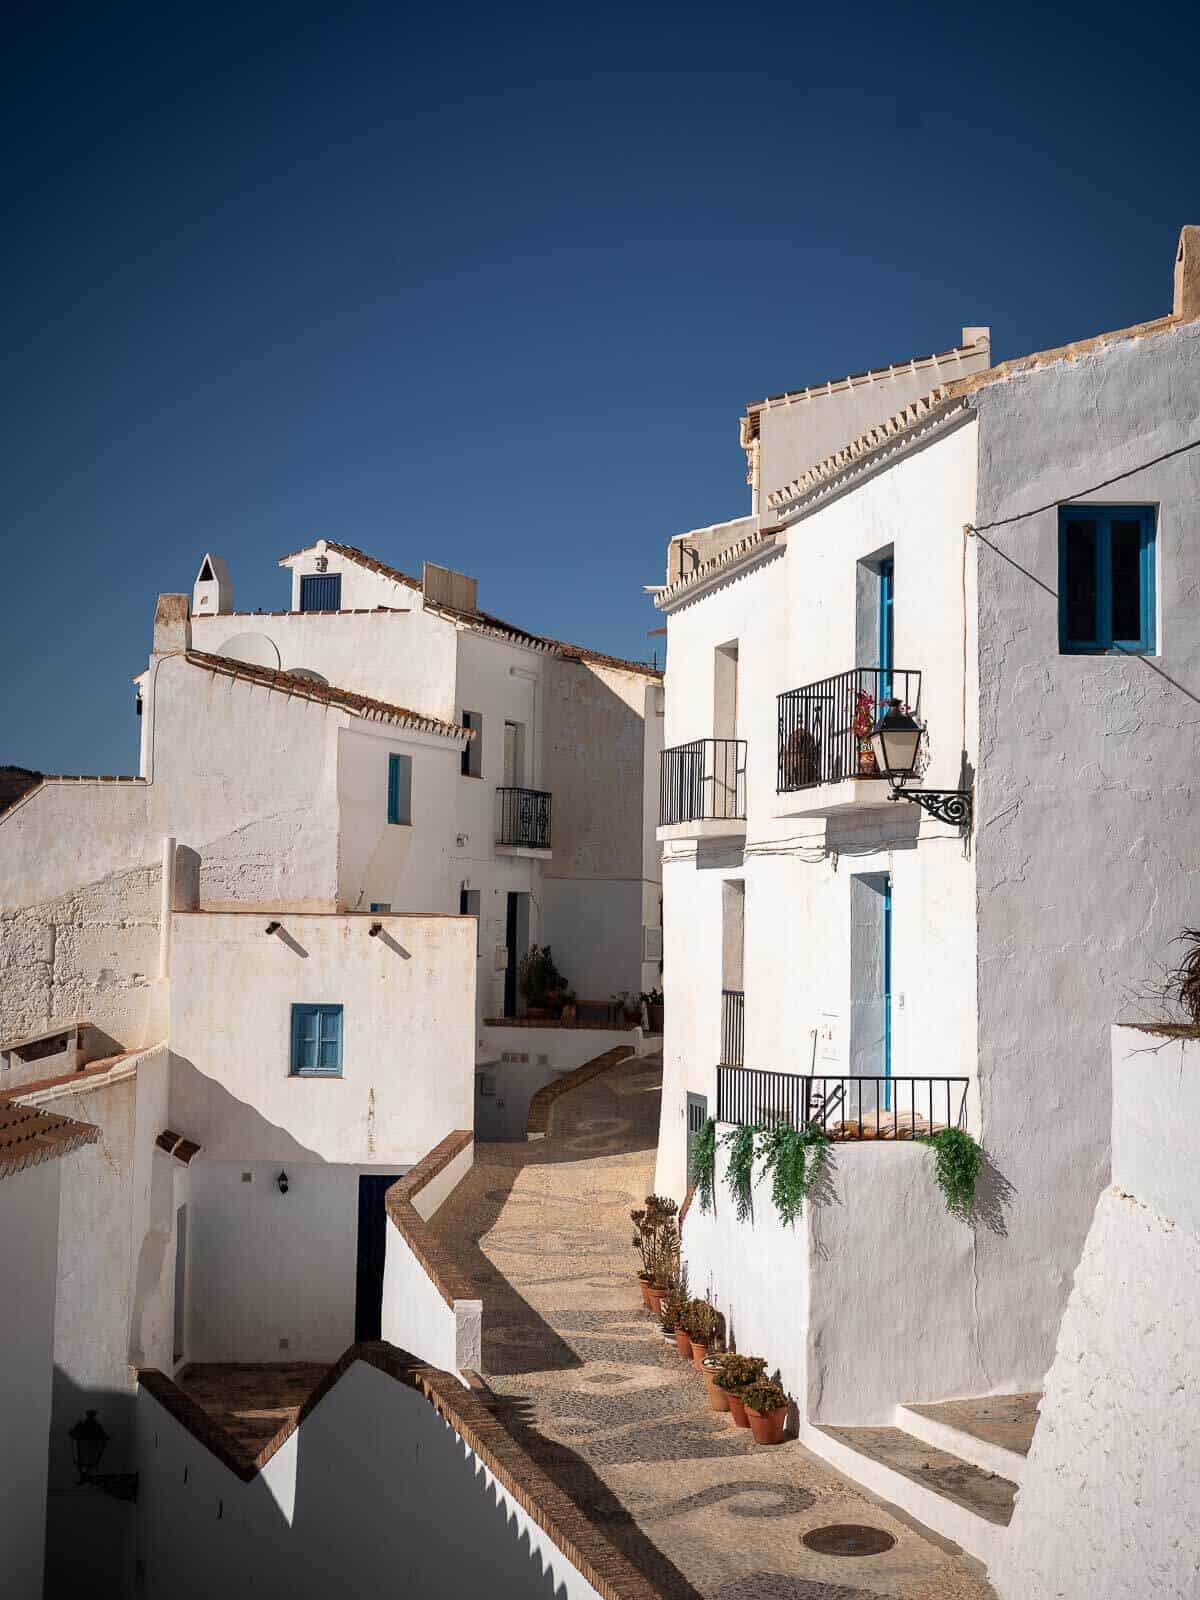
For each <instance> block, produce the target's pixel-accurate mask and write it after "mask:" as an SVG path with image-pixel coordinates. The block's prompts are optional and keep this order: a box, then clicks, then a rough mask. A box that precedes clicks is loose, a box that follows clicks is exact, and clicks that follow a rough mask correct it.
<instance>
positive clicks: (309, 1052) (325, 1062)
mask: <svg viewBox="0 0 1200 1600" xmlns="http://www.w3.org/2000/svg"><path fill="white" fill-rule="evenodd" d="M341 1075H342V1007H341V1006H334V1005H294V1006H293V1007H292V1076H293V1077H297V1078H340V1077H341Z"/></svg>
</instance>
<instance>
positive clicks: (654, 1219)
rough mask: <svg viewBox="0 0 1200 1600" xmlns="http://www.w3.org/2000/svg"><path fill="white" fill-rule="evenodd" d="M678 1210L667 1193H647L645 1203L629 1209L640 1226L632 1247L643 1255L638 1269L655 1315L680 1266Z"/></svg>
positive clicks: (631, 1215)
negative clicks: (633, 1209)
mask: <svg viewBox="0 0 1200 1600" xmlns="http://www.w3.org/2000/svg"><path fill="white" fill-rule="evenodd" d="M678 1210H679V1207H678V1206H677V1205H676V1204H675V1202H674V1200H671V1199H668V1198H667V1197H666V1196H665V1195H657V1194H648V1195H647V1196H646V1203H645V1205H644V1206H641V1207H639V1208H638V1209H637V1210H635V1211H631V1212H630V1213H629V1218H630V1221H631V1222H632V1223H633V1225H634V1228H635V1229H636V1230H637V1231H636V1232H635V1233H634V1236H633V1248H634V1249H635V1250H636V1251H637V1252H638V1254H639V1255H640V1256H641V1258H642V1265H641V1270H640V1271H639V1272H638V1279H639V1280H640V1282H641V1286H642V1299H643V1300H644V1302H645V1304H646V1308H647V1310H650V1311H653V1312H654V1313H655V1315H656V1316H657V1314H658V1309H659V1303H660V1301H661V1299H662V1295H663V1292H664V1290H665V1289H666V1287H667V1284H668V1283H669V1282H673V1281H674V1279H675V1276H676V1274H677V1272H678V1268H679V1225H678V1223H677V1222H676V1221H675V1217H676V1214H677V1212H678Z"/></svg>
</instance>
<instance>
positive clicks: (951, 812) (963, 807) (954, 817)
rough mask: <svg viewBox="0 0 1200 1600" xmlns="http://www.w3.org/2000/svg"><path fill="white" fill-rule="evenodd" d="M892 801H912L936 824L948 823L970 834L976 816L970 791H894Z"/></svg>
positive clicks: (890, 796) (891, 796) (890, 797)
mask: <svg viewBox="0 0 1200 1600" xmlns="http://www.w3.org/2000/svg"><path fill="white" fill-rule="evenodd" d="M888 798H889V799H891V800H911V801H912V802H913V803H914V805H918V806H920V808H921V810H922V811H927V812H928V813H929V815H930V816H931V817H933V818H934V820H935V821H936V822H946V823H949V825H950V826H951V827H952V828H961V829H962V830H963V831H964V833H966V832H969V831H970V828H971V821H972V818H973V816H974V806H973V795H972V791H971V790H970V789H913V790H911V791H910V790H906V789H895V788H894V789H893V790H892V792H891V794H890V795H889V797H888Z"/></svg>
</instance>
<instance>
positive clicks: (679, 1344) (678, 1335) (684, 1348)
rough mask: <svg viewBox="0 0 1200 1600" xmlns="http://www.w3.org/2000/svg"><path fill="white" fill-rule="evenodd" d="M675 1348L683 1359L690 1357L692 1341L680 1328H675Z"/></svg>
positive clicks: (689, 1358)
mask: <svg viewBox="0 0 1200 1600" xmlns="http://www.w3.org/2000/svg"><path fill="white" fill-rule="evenodd" d="M675 1348H676V1349H677V1350H678V1351H679V1354H680V1355H681V1356H682V1357H683V1359H684V1360H685V1361H690V1360H691V1359H692V1341H691V1340H690V1339H689V1338H688V1336H687V1334H686V1333H685V1332H684V1330H683V1329H682V1328H676V1329H675Z"/></svg>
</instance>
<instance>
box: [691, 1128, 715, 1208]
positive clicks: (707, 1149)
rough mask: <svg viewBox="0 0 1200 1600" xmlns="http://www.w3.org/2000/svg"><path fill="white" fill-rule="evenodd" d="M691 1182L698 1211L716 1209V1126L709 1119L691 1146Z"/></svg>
mask: <svg viewBox="0 0 1200 1600" xmlns="http://www.w3.org/2000/svg"><path fill="white" fill-rule="evenodd" d="M691 1176H692V1182H693V1183H694V1184H695V1186H696V1196H697V1198H698V1199H699V1201H700V1210H701V1211H702V1212H709V1211H713V1210H715V1209H716V1194H715V1190H716V1183H717V1125H716V1123H715V1122H714V1121H713V1119H712V1118H711V1117H709V1119H708V1121H707V1122H706V1123H705V1124H704V1126H703V1127H702V1128H701V1129H700V1132H699V1133H698V1134H697V1135H696V1138H695V1140H694V1142H693V1144H692V1172H691Z"/></svg>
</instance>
